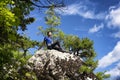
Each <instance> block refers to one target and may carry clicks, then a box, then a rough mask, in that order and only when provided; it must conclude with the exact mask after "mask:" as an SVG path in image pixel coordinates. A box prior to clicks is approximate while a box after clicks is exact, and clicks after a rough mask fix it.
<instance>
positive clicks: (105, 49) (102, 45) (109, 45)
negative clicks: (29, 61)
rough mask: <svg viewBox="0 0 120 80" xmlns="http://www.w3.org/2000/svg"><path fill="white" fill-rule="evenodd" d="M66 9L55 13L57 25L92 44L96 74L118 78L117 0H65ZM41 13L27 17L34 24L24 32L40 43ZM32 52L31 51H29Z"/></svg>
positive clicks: (119, 7)
mask: <svg viewBox="0 0 120 80" xmlns="http://www.w3.org/2000/svg"><path fill="white" fill-rule="evenodd" d="M66 3H67V6H66V7H65V8H63V9H62V11H61V10H58V9H56V12H57V13H59V14H60V16H61V25H60V26H59V28H60V29H62V30H63V31H64V32H65V33H67V34H74V35H77V36H79V37H80V38H84V37H88V38H90V39H91V40H93V41H94V48H95V51H96V53H97V57H96V59H98V60H99V65H98V68H97V70H96V71H103V70H107V72H106V74H111V76H113V77H114V76H117V75H120V71H119V70H118V67H120V0H69V1H68V0H67V2H66ZM43 13H44V12H40V11H38V10H35V11H33V12H31V15H30V16H33V17H35V18H36V21H35V22H34V23H32V24H31V25H28V30H27V31H26V32H25V33H26V34H27V35H28V36H29V37H30V38H31V39H33V40H37V41H42V39H43V36H42V35H37V32H39V31H38V27H39V26H43V27H44V28H45V27H47V25H46V24H45V21H44V17H45V15H44V14H43ZM31 52H32V53H33V49H32V50H31Z"/></svg>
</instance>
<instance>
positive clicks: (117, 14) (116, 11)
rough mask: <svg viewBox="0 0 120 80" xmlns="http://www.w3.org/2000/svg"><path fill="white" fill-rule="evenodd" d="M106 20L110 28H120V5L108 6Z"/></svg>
mask: <svg viewBox="0 0 120 80" xmlns="http://www.w3.org/2000/svg"><path fill="white" fill-rule="evenodd" d="M106 20H107V21H108V26H109V27H111V26H112V28H120V6H119V7H117V8H115V6H114V7H110V12H109V14H108V15H107V16H106Z"/></svg>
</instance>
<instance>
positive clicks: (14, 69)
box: [0, 0, 106, 80]
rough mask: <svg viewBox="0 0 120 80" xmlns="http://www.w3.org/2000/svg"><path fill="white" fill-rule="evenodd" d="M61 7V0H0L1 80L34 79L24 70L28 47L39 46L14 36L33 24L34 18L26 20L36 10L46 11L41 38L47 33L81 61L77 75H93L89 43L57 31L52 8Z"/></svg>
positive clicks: (86, 40) (27, 57)
mask: <svg viewBox="0 0 120 80" xmlns="http://www.w3.org/2000/svg"><path fill="white" fill-rule="evenodd" d="M64 6H65V0H0V62H1V64H0V79H1V80H27V79H29V80H37V78H36V76H35V74H34V73H33V72H30V71H26V70H25V69H24V65H25V64H26V63H27V60H28V59H29V57H31V54H30V53H28V50H29V49H30V48H33V47H35V46H41V42H37V41H34V40H31V39H30V38H28V37H26V36H23V35H21V34H18V30H22V31H25V30H27V25H28V24H31V23H33V22H34V21H35V18H34V17H29V16H28V15H29V14H30V12H31V11H33V10H34V9H35V8H36V7H37V8H39V9H41V8H48V9H47V11H46V13H45V14H46V16H45V22H46V24H47V25H48V28H47V29H43V28H42V27H40V28H39V30H40V32H41V33H42V34H43V35H46V32H47V31H49V30H50V31H52V32H53V33H54V40H56V39H58V40H60V41H61V45H62V46H63V47H64V49H66V50H70V51H72V52H73V53H74V54H76V55H77V56H79V57H80V58H82V59H83V62H84V65H83V66H82V67H80V71H79V72H80V74H81V75H83V76H84V77H85V75H86V74H87V73H91V72H92V73H93V72H94V70H95V68H96V67H97V61H95V60H94V58H95V57H96V53H95V51H94V48H93V41H91V40H90V39H88V38H83V39H80V38H79V37H78V36H75V35H69V34H65V33H64V32H63V31H62V30H60V29H59V28H57V26H59V25H60V23H61V22H60V16H58V15H57V14H56V13H55V11H54V8H60V7H64ZM96 76H97V78H98V79H99V80H103V79H104V78H106V76H105V75H104V73H97V74H96Z"/></svg>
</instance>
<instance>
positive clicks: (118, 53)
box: [98, 41, 120, 68]
mask: <svg viewBox="0 0 120 80" xmlns="http://www.w3.org/2000/svg"><path fill="white" fill-rule="evenodd" d="M118 60H120V41H118V42H117V44H116V46H115V47H114V49H113V50H112V51H111V52H109V53H108V54H107V55H105V56H104V57H103V58H102V59H100V60H99V64H98V68H105V67H107V66H109V65H111V64H112V63H114V62H117V61H118Z"/></svg>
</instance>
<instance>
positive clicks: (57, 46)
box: [44, 37, 63, 52]
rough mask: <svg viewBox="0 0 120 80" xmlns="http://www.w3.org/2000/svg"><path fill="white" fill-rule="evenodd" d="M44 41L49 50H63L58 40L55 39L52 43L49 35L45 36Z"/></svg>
mask: <svg viewBox="0 0 120 80" xmlns="http://www.w3.org/2000/svg"><path fill="white" fill-rule="evenodd" d="M44 41H45V43H46V45H47V48H48V49H50V50H51V49H55V50H58V51H61V52H63V50H62V48H61V46H60V43H59V41H56V42H54V43H53V41H52V39H51V38H50V37H45V38H44Z"/></svg>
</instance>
